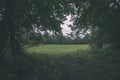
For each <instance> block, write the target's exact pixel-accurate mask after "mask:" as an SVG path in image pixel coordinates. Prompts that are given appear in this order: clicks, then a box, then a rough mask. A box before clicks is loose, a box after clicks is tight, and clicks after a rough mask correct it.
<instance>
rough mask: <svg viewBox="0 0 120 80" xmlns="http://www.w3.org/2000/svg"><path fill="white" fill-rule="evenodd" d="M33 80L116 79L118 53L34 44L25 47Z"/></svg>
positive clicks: (88, 48) (118, 73)
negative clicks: (32, 71) (29, 58)
mask: <svg viewBox="0 0 120 80" xmlns="http://www.w3.org/2000/svg"><path fill="white" fill-rule="evenodd" d="M27 51H28V53H29V54H30V55H31V56H32V58H33V60H34V62H35V63H36V68H35V70H36V71H35V72H37V73H36V74H37V75H36V80H119V79H120V69H119V67H120V63H119V62H120V61H119V60H120V58H119V57H118V56H120V54H118V52H116V51H110V50H108V51H107V50H92V51H91V50H90V47H89V46H88V45H36V46H33V47H29V48H27Z"/></svg>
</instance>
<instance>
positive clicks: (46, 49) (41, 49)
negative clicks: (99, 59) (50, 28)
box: [27, 44, 90, 55]
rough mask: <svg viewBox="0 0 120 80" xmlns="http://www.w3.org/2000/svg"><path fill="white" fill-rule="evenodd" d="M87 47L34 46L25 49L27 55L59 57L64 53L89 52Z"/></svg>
mask: <svg viewBox="0 0 120 80" xmlns="http://www.w3.org/2000/svg"><path fill="white" fill-rule="evenodd" d="M89 49H90V48H89V45H62V44H61V45H57V44H56V45H55V44H52V45H49V44H48V45H36V46H33V47H29V48H27V51H28V53H39V54H51V55H52V54H54V55H59V54H60V55H61V54H64V53H70V52H73V53H74V52H76V51H86V50H89Z"/></svg>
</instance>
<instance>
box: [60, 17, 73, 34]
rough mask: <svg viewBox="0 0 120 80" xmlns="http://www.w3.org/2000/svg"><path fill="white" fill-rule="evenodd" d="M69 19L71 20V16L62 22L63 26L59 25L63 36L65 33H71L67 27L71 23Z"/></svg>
mask: <svg viewBox="0 0 120 80" xmlns="http://www.w3.org/2000/svg"><path fill="white" fill-rule="evenodd" d="M70 19H71V15H69V16H67V20H66V21H64V22H63V23H64V24H62V25H61V27H62V28H63V29H62V32H63V34H64V35H66V34H67V33H71V29H70V28H69V27H68V26H69V25H72V24H73V22H71V21H70Z"/></svg>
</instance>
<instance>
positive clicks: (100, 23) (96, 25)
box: [74, 0, 120, 48]
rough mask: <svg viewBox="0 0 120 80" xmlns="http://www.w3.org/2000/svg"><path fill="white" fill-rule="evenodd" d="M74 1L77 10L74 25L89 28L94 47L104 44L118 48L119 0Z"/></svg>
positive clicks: (119, 29) (119, 32) (119, 41)
mask: <svg viewBox="0 0 120 80" xmlns="http://www.w3.org/2000/svg"><path fill="white" fill-rule="evenodd" d="M74 3H75V4H76V10H77V13H76V18H75V23H74V25H75V27H76V28H77V29H80V30H85V31H86V30H88V29H89V30H91V32H92V33H91V34H92V35H93V37H94V38H92V39H93V41H94V42H93V43H92V44H93V45H94V46H95V47H96V48H103V46H104V45H106V44H108V45H110V46H111V47H114V48H120V45H119V44H120V37H119V34H120V27H119V26H120V18H119V17H120V1H119V0H81V1H79V0H75V1H74ZM102 44H103V45H102Z"/></svg>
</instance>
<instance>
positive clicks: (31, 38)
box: [20, 31, 90, 45]
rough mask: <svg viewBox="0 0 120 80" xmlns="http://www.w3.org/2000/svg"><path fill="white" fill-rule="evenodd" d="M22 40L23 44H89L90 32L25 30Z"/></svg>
mask: <svg viewBox="0 0 120 80" xmlns="http://www.w3.org/2000/svg"><path fill="white" fill-rule="evenodd" d="M21 37H22V40H21V41H20V42H21V43H22V44H23V45H28V44H31V45H36V44H89V42H90V34H86V35H84V37H81V36H76V35H74V37H73V36H70V35H63V34H62V32H61V33H53V34H51V33H48V32H47V31H45V32H44V33H43V34H41V33H36V32H33V31H32V32H27V33H26V32H25V33H24V34H23V35H22V36H21Z"/></svg>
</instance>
